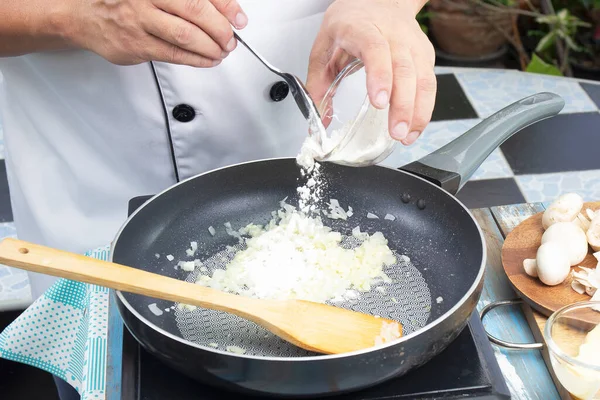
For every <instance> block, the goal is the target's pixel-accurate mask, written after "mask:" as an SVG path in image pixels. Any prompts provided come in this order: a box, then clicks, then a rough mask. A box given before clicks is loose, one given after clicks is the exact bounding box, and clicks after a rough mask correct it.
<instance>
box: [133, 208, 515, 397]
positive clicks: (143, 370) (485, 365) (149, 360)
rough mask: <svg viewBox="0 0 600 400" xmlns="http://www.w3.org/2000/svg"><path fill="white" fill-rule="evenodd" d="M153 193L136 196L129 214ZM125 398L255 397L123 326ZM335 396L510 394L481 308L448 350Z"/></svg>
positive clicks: (507, 395) (469, 395)
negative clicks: (176, 362)
mask: <svg viewBox="0 0 600 400" xmlns="http://www.w3.org/2000/svg"><path fill="white" fill-rule="evenodd" d="M148 198H149V197H147V196H144V197H138V198H135V199H132V200H131V202H130V204H129V212H130V213H131V212H132V211H133V210H135V209H136V208H137V207H139V206H140V205H141V204H143V202H144V201H145V200H147V199H148ZM122 378H123V379H122V394H123V396H122V398H123V399H124V400H130V399H131V400H171V399H177V400H192V399H193V400H216V399H223V398H225V397H230V398H235V399H240V400H242V399H252V397H248V396H245V395H239V394H236V393H228V392H227V393H226V392H223V390H221V389H215V388H212V387H209V386H206V385H203V384H201V383H198V382H196V381H193V380H191V379H190V378H187V377H185V376H184V375H182V374H180V373H178V372H177V371H174V370H172V369H170V368H169V367H167V366H165V365H164V364H162V363H161V362H160V361H158V360H157V359H156V358H154V357H153V356H152V355H150V354H149V353H148V352H146V351H145V350H144V349H142V348H141V347H140V346H139V345H138V344H137V342H136V341H135V339H133V338H132V337H131V335H130V334H129V333H128V332H127V330H125V332H124V340H123V376H122ZM331 398H332V399H339V400H379V399H439V398H443V399H459V398H460V399H481V400H483V399H486V400H496V399H497V400H500V399H510V392H509V390H508V388H507V386H506V382H505V380H504V378H503V376H502V372H501V371H500V367H499V366H498V363H497V362H496V358H495V356H494V352H493V350H492V347H491V344H490V342H489V340H488V339H487V336H486V334H485V331H484V329H483V325H482V323H481V320H480V319H479V316H478V314H477V312H474V313H473V315H472V316H471V318H470V320H469V324H468V325H467V327H466V328H465V329H464V330H463V331H462V332H461V334H460V335H459V336H458V337H457V339H456V340H455V341H454V342H452V343H451V344H450V345H449V346H448V348H446V350H444V351H443V352H442V353H440V354H439V355H438V356H436V357H435V358H433V359H432V360H431V361H429V362H428V363H427V364H425V365H424V366H422V367H420V368H417V369H415V370H413V371H411V372H409V373H408V374H406V375H404V376H402V377H399V378H396V379H393V380H391V381H388V382H385V383H382V384H379V385H378V386H376V387H373V388H370V389H365V390H363V391H360V392H355V393H351V394H344V395H339V396H335V397H331Z"/></svg>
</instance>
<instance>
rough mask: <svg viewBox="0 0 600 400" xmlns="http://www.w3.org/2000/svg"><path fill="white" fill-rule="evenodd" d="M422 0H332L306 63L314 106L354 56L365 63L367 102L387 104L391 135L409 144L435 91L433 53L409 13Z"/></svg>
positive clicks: (423, 121) (430, 107)
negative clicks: (388, 106) (307, 63)
mask: <svg viewBox="0 0 600 400" xmlns="http://www.w3.org/2000/svg"><path fill="white" fill-rule="evenodd" d="M424 3H425V1H424V0H368V1H367V0H336V1H335V2H334V3H333V4H332V5H331V6H330V7H329V9H328V10H327V12H326V13H325V17H324V20H323V23H322V25H321V29H320V31H319V33H318V35H317V39H316V41H315V43H314V46H313V49H312V52H311V57H310V62H309V68H308V79H307V83H306V86H307V89H308V91H309V92H310V93H311V96H312V97H313V100H314V101H315V103H316V104H317V106H318V105H319V103H320V102H321V100H322V99H323V96H324V95H325V92H326V91H327V88H328V87H329V85H330V84H331V83H332V82H333V80H334V79H335V76H336V75H337V74H338V73H339V72H340V71H341V70H342V69H343V68H344V67H345V66H346V65H347V64H348V63H349V62H350V61H351V60H352V59H353V57H356V58H358V59H360V60H362V62H363V63H364V65H365V71H366V74H367V91H368V94H369V99H370V101H371V104H373V106H374V107H376V108H385V106H386V105H387V104H388V103H389V105H390V113H389V131H390V134H391V136H392V137H393V138H394V139H396V140H399V141H401V142H402V143H403V144H405V145H409V144H412V143H414V141H415V140H416V139H417V138H418V137H419V135H420V134H421V132H423V129H425V126H426V125H427V124H428V123H429V121H430V119H431V113H432V111H433V106H434V103H435V95H436V77H435V74H434V70H433V68H434V64H435V53H434V50H433V46H432V44H431V43H430V41H429V40H428V38H427V36H426V35H425V34H424V33H423V31H422V30H421V28H420V27H419V24H418V23H417V21H416V18H415V17H416V15H417V13H418V11H419V10H420V9H421V7H422V6H423V5H424ZM334 112H335V105H334Z"/></svg>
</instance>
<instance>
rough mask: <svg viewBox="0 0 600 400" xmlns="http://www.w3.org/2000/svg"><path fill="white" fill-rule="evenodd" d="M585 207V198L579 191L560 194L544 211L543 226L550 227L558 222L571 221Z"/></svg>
mask: <svg viewBox="0 0 600 400" xmlns="http://www.w3.org/2000/svg"><path fill="white" fill-rule="evenodd" d="M582 208H583V198H582V197H581V196H580V195H578V194H577V193H565V194H563V195H561V196H559V197H558V198H557V199H556V200H554V202H553V203H552V204H550V206H549V207H548V208H547V209H546V211H544V214H543V216H542V226H543V227H544V229H548V227H550V225H552V224H555V223H557V222H571V221H573V220H574V219H575V218H577V215H578V214H579V213H580V212H581V209H582Z"/></svg>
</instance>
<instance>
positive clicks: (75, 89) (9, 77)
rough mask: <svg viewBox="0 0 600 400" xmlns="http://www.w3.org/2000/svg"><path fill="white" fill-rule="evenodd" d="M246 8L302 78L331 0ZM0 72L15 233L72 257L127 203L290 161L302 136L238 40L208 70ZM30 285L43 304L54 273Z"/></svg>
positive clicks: (54, 60)
mask: <svg viewBox="0 0 600 400" xmlns="http://www.w3.org/2000/svg"><path fill="white" fill-rule="evenodd" d="M239 2H240V4H241V6H242V7H243V9H244V11H245V12H246V13H247V15H248V18H249V25H248V26H247V27H246V28H245V29H243V30H242V31H241V32H240V35H241V36H242V37H243V38H244V39H245V40H246V41H247V42H248V43H249V44H250V45H252V46H254V47H255V48H256V49H257V51H259V52H260V53H261V54H262V55H264V56H265V57H266V58H267V59H268V60H269V61H271V62H272V64H274V65H276V66H278V67H280V68H281V69H283V70H286V71H289V72H292V73H294V74H296V75H298V76H299V77H300V79H302V80H305V79H306V73H307V67H308V59H309V54H310V50H311V47H312V44H313V42H314V39H315V37H316V35H317V32H318V29H319V27H320V24H321V21H322V18H323V13H324V11H325V10H326V9H327V7H328V6H329V5H330V4H331V3H332V0H239ZM0 72H1V73H2V75H3V79H2V78H0V112H1V121H2V124H3V128H4V136H5V138H4V140H5V149H6V165H7V170H8V179H9V187H10V191H11V199H12V207H13V213H14V219H15V223H16V226H17V235H18V236H19V238H20V239H23V240H28V241H31V242H34V243H39V244H43V245H47V246H52V247H55V248H59V249H64V250H68V251H74V252H85V251H86V250H89V249H93V248H96V247H98V246H103V245H106V244H109V243H110V241H111V240H112V239H113V237H114V235H115V234H116V232H117V231H118V229H119V227H120V226H121V225H122V224H123V222H124V221H125V219H126V217H127V203H128V200H129V199H130V198H132V197H135V196H139V195H146V194H154V193H157V192H158V191H161V190H163V189H165V188H167V187H168V186H170V185H172V184H174V183H176V182H177V181H178V180H182V179H185V178H188V177H190V176H193V175H196V174H199V173H202V172H204V171H207V170H211V169H213V168H217V167H222V166H226V165H230V164H234V163H238V162H244V161H248V160H254V159H262V158H269V157H280V156H295V155H296V154H297V153H298V150H299V149H300V146H301V144H302V141H303V139H304V137H305V135H306V132H307V123H306V121H305V120H304V119H303V117H302V115H301V114H300V112H299V110H298V109H297V106H296V104H295V103H294V100H293V98H292V96H291V94H289V95H287V97H285V99H283V100H282V101H274V100H273V99H272V97H271V93H272V92H278V94H279V95H281V93H284V92H285V91H283V92H282V91H281V89H285V88H284V87H283V88H282V87H281V86H276V87H275V88H274V89H273V86H274V84H277V82H279V81H281V79H280V78H279V77H278V76H276V75H274V74H272V73H271V72H269V71H268V70H267V69H266V68H265V67H264V66H263V65H261V64H260V63H259V62H258V60H256V59H255V58H253V56H252V55H251V54H250V53H249V52H248V51H247V50H246V49H245V48H243V46H242V45H241V44H238V47H237V49H236V50H235V51H234V52H233V53H232V54H230V55H229V57H227V58H226V59H225V60H224V61H223V63H222V64H221V65H219V66H218V67H216V68H211V69H198V68H192V67H186V66H176V65H170V64H165V63H144V64H141V65H136V66H116V65H113V64H111V63H109V62H107V61H106V60H104V59H103V58H101V57H100V56H98V55H95V54H94V53H91V52H87V51H77V50H76V51H57V52H46V53H37V54H29V55H26V56H22V57H13V58H0ZM272 89H273V91H272ZM277 89H280V90H279V91H278V90H277ZM278 94H277V93H274V97H275V98H278ZM279 97H281V96H279ZM30 280H31V286H32V295H33V298H34V299H36V298H37V297H38V296H39V295H41V294H42V293H43V291H45V290H46V289H47V288H48V287H49V286H50V285H51V284H52V282H54V280H55V278H53V277H49V276H43V275H39V274H30Z"/></svg>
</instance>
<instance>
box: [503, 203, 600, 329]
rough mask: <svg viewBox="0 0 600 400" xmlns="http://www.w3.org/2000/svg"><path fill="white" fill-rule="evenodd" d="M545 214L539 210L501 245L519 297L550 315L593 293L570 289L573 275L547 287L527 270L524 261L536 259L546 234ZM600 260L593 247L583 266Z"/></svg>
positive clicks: (597, 206)
mask: <svg viewBox="0 0 600 400" xmlns="http://www.w3.org/2000/svg"><path fill="white" fill-rule="evenodd" d="M587 208H590V209H592V210H599V209H600V202H591V203H585V204H584V206H583V210H585V209H587ZM542 215H543V213H538V214H535V215H533V216H532V217H530V218H528V219H526V220H525V221H523V222H522V223H521V224H519V225H518V226H517V227H516V228H515V229H513V230H512V231H511V232H510V233H509V234H508V236H506V240H505V241H504V245H503V246H502V265H503V267H504V271H505V272H506V275H507V276H508V279H509V281H510V283H511V285H512V286H513V288H514V289H515V291H516V292H517V294H518V295H519V297H521V298H522V299H523V300H524V301H525V302H527V303H528V304H529V305H530V306H531V307H532V308H534V309H535V310H537V311H539V312H540V313H542V314H544V315H545V316H547V317H549V316H550V315H551V314H552V313H553V312H555V311H556V310H558V309H559V308H561V307H563V306H566V305H569V304H572V303H576V302H578V301H585V300H589V299H590V296H588V295H585V294H583V295H582V294H579V293H577V292H576V291H574V290H573V289H572V288H571V280H572V278H571V276H569V277H568V278H567V279H566V280H565V281H564V282H563V283H561V284H559V285H556V286H547V285H545V284H543V283H542V282H541V281H540V280H539V279H538V278H532V277H531V276H529V275H527V274H526V273H525V270H524V269H523V260H524V259H526V258H535V256H536V253H537V249H538V247H540V245H541V243H542V235H543V234H544V228H543V227H542ZM597 263H598V260H596V258H594V256H592V249H591V248H589V251H588V255H587V256H586V258H585V260H583V262H582V263H581V265H582V266H584V267H588V268H595V267H596V264H597ZM573 268H577V267H572V269H573Z"/></svg>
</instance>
